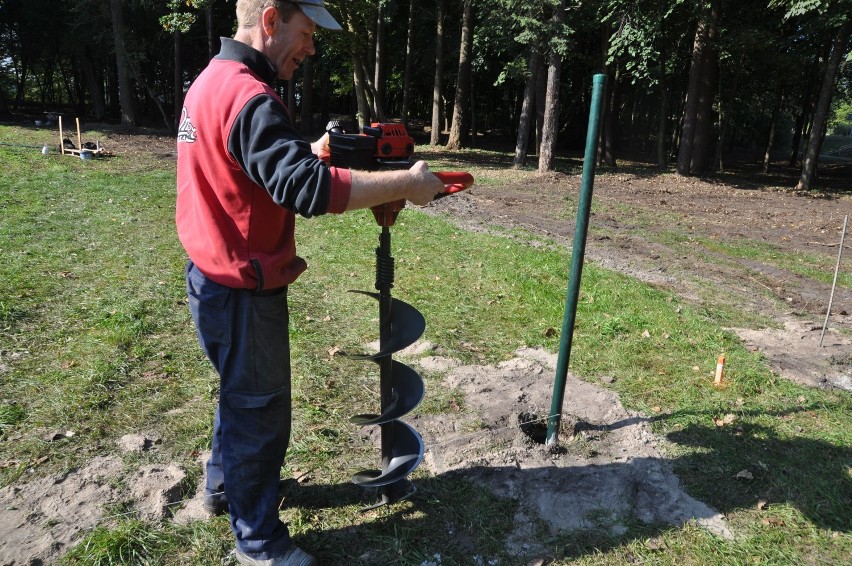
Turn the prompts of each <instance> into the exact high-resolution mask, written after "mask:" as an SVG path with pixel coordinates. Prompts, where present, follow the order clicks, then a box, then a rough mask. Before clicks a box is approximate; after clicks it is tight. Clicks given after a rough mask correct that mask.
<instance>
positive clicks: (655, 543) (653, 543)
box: [645, 537, 666, 550]
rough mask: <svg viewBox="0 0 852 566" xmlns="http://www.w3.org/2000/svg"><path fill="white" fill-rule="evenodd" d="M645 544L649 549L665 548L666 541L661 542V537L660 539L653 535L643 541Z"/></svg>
mask: <svg viewBox="0 0 852 566" xmlns="http://www.w3.org/2000/svg"><path fill="white" fill-rule="evenodd" d="M645 546H647V547H648V548H649V549H650V550H664V549H665V548H666V543H665V542H663V540H662V539H660V538H658V537H654V538H651V539H648V540H647V541H646V542H645Z"/></svg>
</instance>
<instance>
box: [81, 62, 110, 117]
mask: <svg viewBox="0 0 852 566" xmlns="http://www.w3.org/2000/svg"><path fill="white" fill-rule="evenodd" d="M91 54H92V49H91V46H88V45H87V46H86V47H85V48H84V49H83V50H82V51H81V53H80V71H81V73H82V75H83V79H84V81H85V83H86V85H87V86H88V90H89V98H90V99H91V102H92V117H94V119H95V120H98V121H100V120H103V118H104V116H105V115H106V102H105V100H104V85H103V81H101V80H100V79H99V78H98V75H97V73H96V71H95V62H94V61H92V58H91Z"/></svg>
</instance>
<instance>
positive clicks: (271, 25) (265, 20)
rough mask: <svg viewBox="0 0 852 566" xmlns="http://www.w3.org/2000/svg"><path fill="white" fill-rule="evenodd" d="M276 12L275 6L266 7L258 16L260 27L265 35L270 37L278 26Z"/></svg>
mask: <svg viewBox="0 0 852 566" xmlns="http://www.w3.org/2000/svg"><path fill="white" fill-rule="evenodd" d="M278 19H279V18H278V10H277V9H276V8H275V6H267V7H266V8H264V10H263V13H262V14H261V15H260V27H261V28H262V29H263V33H264V34H265V35H272V34H273V32H274V31H275V26H277V25H278Z"/></svg>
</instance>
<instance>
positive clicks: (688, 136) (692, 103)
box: [677, 18, 707, 175]
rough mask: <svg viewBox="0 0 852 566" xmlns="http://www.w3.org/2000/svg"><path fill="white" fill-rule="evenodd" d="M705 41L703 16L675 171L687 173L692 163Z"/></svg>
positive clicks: (699, 28) (693, 47)
mask: <svg viewBox="0 0 852 566" xmlns="http://www.w3.org/2000/svg"><path fill="white" fill-rule="evenodd" d="M706 43H707V24H706V22H705V20H704V18H702V19H700V20H699V21H698V25H697V27H696V28H695V41H694V43H693V46H692V63H691V65H690V69H689V86H688V87H687V91H686V103H685V104H684V108H683V127H682V128H681V132H680V147H679V149H678V155H677V172H678V174H679V175H689V174H690V172H691V165H692V152H693V142H694V139H695V129H696V115H697V113H698V95H699V90H700V87H701V73H702V68H701V66H702V63H703V61H704V57H703V56H702V53H703V51H704V46H705V45H706Z"/></svg>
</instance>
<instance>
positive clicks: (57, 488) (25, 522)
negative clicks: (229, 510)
mask: <svg viewBox="0 0 852 566" xmlns="http://www.w3.org/2000/svg"><path fill="white" fill-rule="evenodd" d="M139 438H141V439H142V440H141V442H142V446H146V445H147V446H149V447H150V446H151V445H153V441H152V440H151V439H150V438H147V437H145V436H143V435H132V438H130V437H129V436H128V437H124V438H122V440H121V441H120V442H119V444H120V446H122V447H124V448H123V449H124V450H125V451H139V450H137V447H138V446H139ZM128 447H129V448H128ZM140 450H141V449H140ZM185 477H186V474H185V473H184V472H183V470H181V469H180V468H179V467H178V466H176V465H174V464H166V465H158V464H148V465H144V466H141V467H139V468H138V469H136V470H134V471H133V472H131V473H129V474H128V473H127V472H126V470H125V466H124V462H123V459H122V457H121V456H120V455H115V456H98V457H96V458H93V459H92V461H91V462H89V463H88V464H87V465H86V466H85V467H83V468H80V469H76V470H71V471H70V472H68V473H65V474H61V475H58V476H52V477H45V478H39V479H35V480H33V481H31V482H22V483H17V484H13V485H10V486H7V487H4V488H2V489H0V564H2V565H3V566H17V565H24V564H26V565H32V564H53V563H54V562H56V560H57V559H58V558H59V557H60V556H62V555H63V554H64V553H66V552H68V550H69V549H70V548H72V547H73V546H74V545H75V544H76V543H77V542H79V540H80V539H81V538H82V537H83V536H84V535H86V534H87V533H88V532H90V531H91V530H92V529H94V528H96V527H98V526H103V525H107V524H109V522H110V520H113V519H115V520H117V519H120V518H124V517H126V516H136V517H139V518H142V519H146V520H150V521H156V520H160V519H163V518H165V517H167V516H170V513H171V506H172V505H174V503H175V502H177V501H179V500H180V499H181V486H182V483H183V481H184V479H185ZM121 506H125V507H127V508H128V509H129V510H127V509H124V508H122V510H118V509H119V508H120V507H121Z"/></svg>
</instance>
